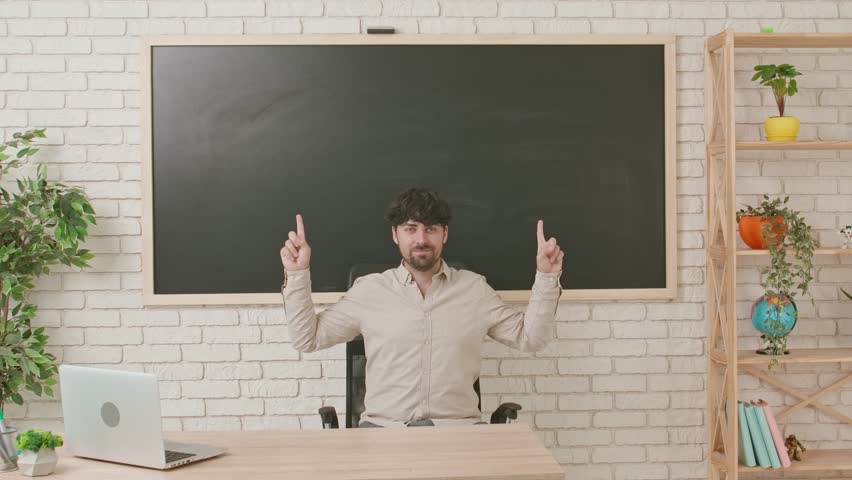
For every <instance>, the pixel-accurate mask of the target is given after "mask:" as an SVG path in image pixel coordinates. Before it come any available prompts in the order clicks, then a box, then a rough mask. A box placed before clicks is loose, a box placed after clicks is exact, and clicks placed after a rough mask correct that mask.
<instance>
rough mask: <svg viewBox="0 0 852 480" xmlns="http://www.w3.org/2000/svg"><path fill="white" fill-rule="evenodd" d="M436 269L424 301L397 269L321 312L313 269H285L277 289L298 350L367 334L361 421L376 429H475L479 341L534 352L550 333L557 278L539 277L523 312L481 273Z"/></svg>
mask: <svg viewBox="0 0 852 480" xmlns="http://www.w3.org/2000/svg"><path fill="white" fill-rule="evenodd" d="M441 264H442V267H441V270H440V271H439V272H438V273H436V274H435V275H434V276H433V277H432V285H431V286H430V287H429V289H428V290H427V291H426V296H425V298H424V297H423V295H421V293H420V290H419V289H418V287H417V284H416V283H415V282H414V279H413V278H412V276H411V273H409V272H408V270H407V269H406V268H405V267H404V266H403V265H402V264H400V266H399V267H397V268H395V269H390V270H387V271H385V272H383V273H376V274H372V275H366V276H363V277H360V278H358V279H357V280H356V281H355V283H354V284H353V285H352V288H350V289H349V291H348V292H346V294H345V295H344V296H343V297H342V298H341V299H340V301H338V302H337V303H336V304H334V305H332V306H330V307H329V308H328V309H326V310H325V311H323V312H321V313H319V314H317V313H316V312H315V310H314V304H313V302H312V300H311V277H310V271H309V270H303V271H297V272H288V273H287V284H286V286H285V287H284V288H283V289H282V293H283V295H284V308H285V312H286V314H287V318H288V328H289V331H290V337H291V339H292V341H293V346H294V347H295V348H296V349H297V350H300V351H303V352H312V351H314V350H321V349H323V348H328V347H331V346H333V345H336V344H338V343H342V342H348V341H350V340H352V339H354V338H355V337H357V336H358V335H359V334H362V335H363V336H364V347H365V354H366V357H367V366H366V387H367V388H366V390H367V392H366V395H365V398H364V407H365V412H364V413H363V414H362V416H361V420H362V421H364V420H366V421H370V422H373V423H376V424H378V425H382V426H404V425H405V424H406V423H407V422H410V421H413V420H420V419H431V420H432V421H433V422H434V423H435V424H436V425H440V424H458V423H476V422H477V421H479V420H480V418H481V414H480V412H479V410H478V408H477V397H476V392H474V390H473V383H474V382H475V381H476V379H477V378H479V372H480V364H481V355H482V353H481V351H482V343H483V340H484V339H485V338H486V337H491V338H493V339H494V340H497V341H498V342H500V343H503V344H505V345H507V346H509V347H513V348H516V349H519V350H523V351H536V350H540V349H542V348H544V346H545V345H546V344H547V342H548V341H550V340H551V339H552V338H553V337H554V319H555V316H556V308H557V306H558V302H559V297H560V295H561V293H562V287H561V285H560V283H559V276H560V274H561V272H560V273H541V272H536V276H535V282H534V284H533V287H532V292H531V295H530V300H529V304H528V306H527V309H526V313H522V312H519V311H517V310H515V309H514V308H512V307H511V306H509V305H507V304H506V303H504V302H503V301H502V299H500V297H499V296H498V295H497V292H495V291H494V289H492V288H491V287H490V286H489V285H488V284H487V283H486V281H485V277H483V276H481V275H478V274H476V273H473V272H470V271H468V270H457V269H454V268H452V267H450V266H448V265H447V264H446V262H443V261H441Z"/></svg>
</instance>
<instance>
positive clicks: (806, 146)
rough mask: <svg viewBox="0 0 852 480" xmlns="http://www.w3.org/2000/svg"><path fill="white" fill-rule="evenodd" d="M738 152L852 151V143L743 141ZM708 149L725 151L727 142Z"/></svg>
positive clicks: (710, 145)
mask: <svg viewBox="0 0 852 480" xmlns="http://www.w3.org/2000/svg"><path fill="white" fill-rule="evenodd" d="M734 145H735V148H736V150H738V151H740V150H742V151H746V150H752V151H754V150H781V151H783V150H852V142H850V141H845V140H802V141H795V142H770V141H766V140H762V141H741V142H736V143H735V144H734ZM707 148H708V149H709V150H710V152H711V153H721V152H724V151H725V142H712V143H710V144H709V145H708V146H707Z"/></svg>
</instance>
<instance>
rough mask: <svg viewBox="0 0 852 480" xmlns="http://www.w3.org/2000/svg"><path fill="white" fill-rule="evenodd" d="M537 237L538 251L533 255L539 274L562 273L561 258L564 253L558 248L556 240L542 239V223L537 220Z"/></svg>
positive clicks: (551, 238)
mask: <svg viewBox="0 0 852 480" xmlns="http://www.w3.org/2000/svg"><path fill="white" fill-rule="evenodd" d="M536 229H537V231H536V236H537V237H538V250H537V252H536V255H535V267H536V269H538V271H539V272H541V273H556V272H560V271H562V257H563V256H564V255H565V252H563V251H562V249H561V248H559V245H558V244H557V243H556V239H555V238H553V237H550V240H546V241H545V239H544V221H543V220H539V221H538V226H537V227H536Z"/></svg>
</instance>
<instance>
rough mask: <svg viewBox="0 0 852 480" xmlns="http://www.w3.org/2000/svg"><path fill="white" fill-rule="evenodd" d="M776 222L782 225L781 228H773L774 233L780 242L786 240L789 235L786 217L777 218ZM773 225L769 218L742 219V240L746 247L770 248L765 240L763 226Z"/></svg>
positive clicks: (740, 225)
mask: <svg viewBox="0 0 852 480" xmlns="http://www.w3.org/2000/svg"><path fill="white" fill-rule="evenodd" d="M775 220H776V222H780V223H781V227H780V228H779V227H772V232H773V233H774V234H775V236H776V237H777V238H778V242H779V243H780V241H781V240H783V239H784V235H786V234H787V224H786V223H785V222H784V217H775ZM764 225H771V223H770V222H769V218H767V217H742V218H741V219H740V221H739V227H740V238H742V239H743V242H745V244H746V245H748V246H749V247H751V248H753V249H756V250H757V249H766V248H769V245H768V244H767V242H766V240H765V239H764V238H763V233H762V231H763V226H764Z"/></svg>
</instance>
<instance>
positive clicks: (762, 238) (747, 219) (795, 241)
mask: <svg viewBox="0 0 852 480" xmlns="http://www.w3.org/2000/svg"><path fill="white" fill-rule="evenodd" d="M789 199H790V197H785V198H784V199H783V200H782V199H780V198H776V199H774V200H770V199H769V196H768V195H764V196H763V201H762V202H761V203H760V204H759V205H758V206H757V207H752V206H746V208H744V209H742V210H740V211H738V212H737V223H738V225H739V227H740V228H739V229H740V237H741V238H742V239H743V241H744V242H746V243H747V244H748V245H749V246H750V247H752V248H756V249H757V248H768V249H769V258H770V262H769V267H767V268H764V269H763V270H762V272H761V282H760V284H761V286H762V287H763V288H764V289H765V290H766V293H765V294H764V295H763V296H762V297H761V298H759V299H758V300H757V301H756V302H755V303H754V305H753V306H752V324H753V325H754V327H755V328H756V329H757V330H758V331H759V332H761V333H762V334H763V335H762V336H761V338H762V339H763V340H764V341H765V342H766V344H767V345H766V347H765V348H763V349H761V350H758V353H762V354H766V355H773V358H772V360H771V361H770V364H769V365H770V367H772V366H774V365H776V364H777V363H778V359H777V358H775V356H776V355H783V354H786V353H788V352H787V348H786V345H787V335H789V334H790V332H791V331H792V330H793V327H794V326H795V325H796V321H797V320H798V309H797V308H796V304H795V303H794V301H793V300H794V297H795V295H796V291H800V292H801V294H802V295H809V294H810V292H809V291H808V286H809V285H810V283H811V281H813V256H814V250H816V247H817V241H816V239H815V238H814V236H813V233H812V232H811V227H810V226H809V225H808V224H807V223H806V222H805V220H804V218H803V217H802V215H801V213H799V212H797V211H795V210H792V209H790V208H789V207H787V206H786V203H787V201H789ZM788 252H791V253H792V254H793V257H794V258H795V259H796V260H797V262H796V263H793V262H791V261H790V259H788V258H787V253H788ZM811 301H813V298H811Z"/></svg>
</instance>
